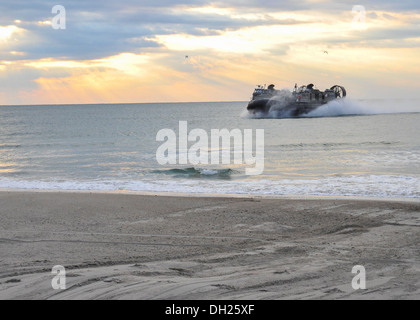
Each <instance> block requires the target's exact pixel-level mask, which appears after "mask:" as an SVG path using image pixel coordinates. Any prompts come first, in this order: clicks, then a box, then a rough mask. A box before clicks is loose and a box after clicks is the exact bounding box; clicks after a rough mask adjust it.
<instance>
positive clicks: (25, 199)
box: [0, 192, 420, 300]
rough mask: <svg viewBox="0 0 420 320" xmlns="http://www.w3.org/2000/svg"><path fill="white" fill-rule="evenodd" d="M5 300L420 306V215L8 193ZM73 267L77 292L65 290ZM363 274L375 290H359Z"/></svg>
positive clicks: (1, 199)
mask: <svg viewBox="0 0 420 320" xmlns="http://www.w3.org/2000/svg"><path fill="white" fill-rule="evenodd" d="M0 203H1V205H0V252H1V254H0V257H1V258H0V264H1V268H0V299H141V300H148V299H157V300H166V299H193V300H194V299H196V300H202V299H203V300H204V299H210V300H214V299H233V300H243V299H253V300H254V299H255V300H257V299H264V300H266V299H420V248H419V245H418V244H419V243H420V233H419V227H420V203H419V202H414V201H413V202H408V201H406V202H402V201H373V200H351V199H349V200H345V199H337V200H335V199H309V200H304V199H263V198H215V197H209V198H204V197H164V196H143V195H130V194H99V193H55V192H40V193H36V192H0ZM56 265H62V266H64V267H65V269H66V272H67V278H66V282H67V283H66V287H67V289H66V290H54V289H53V288H52V286H51V281H52V279H53V277H54V275H52V274H51V270H52V268H53V267H54V266H56ZM356 265H361V266H364V267H365V269H366V273H367V288H366V290H358V291H356V290H354V289H353V288H352V279H353V278H354V277H355V274H352V269H353V267H354V266H356Z"/></svg>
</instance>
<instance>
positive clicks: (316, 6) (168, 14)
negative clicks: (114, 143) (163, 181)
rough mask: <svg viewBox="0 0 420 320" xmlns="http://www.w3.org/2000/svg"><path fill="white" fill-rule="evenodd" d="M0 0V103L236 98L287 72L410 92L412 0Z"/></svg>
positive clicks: (418, 28)
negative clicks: (56, 7) (56, 8)
mask: <svg viewBox="0 0 420 320" xmlns="http://www.w3.org/2000/svg"><path fill="white" fill-rule="evenodd" d="M0 1H1V2H0V104H3V105H5V104H61V103H118V102H121V103H122V102H127V103H130V102H132V103H135V102H180V101H183V102H186V101H234V100H235V101H236V100H237V101H245V100H248V99H249V97H250V95H251V93H252V90H253V88H254V86H255V85H257V84H269V83H275V84H276V87H277V88H291V89H292V88H293V87H294V84H295V83H296V82H297V83H298V84H302V85H303V84H307V83H309V82H312V83H316V84H317V86H318V88H319V89H326V88H327V87H331V86H332V85H335V84H340V85H343V86H345V87H346V88H347V90H348V94H349V96H351V97H353V98H355V99H364V98H381V97H384V98H418V97H419V91H420V90H419V89H420V3H419V1H418V0H409V1H404V0H401V1H398V2H396V1H389V0H387V1H379V0H361V1H355V0H351V1H329V0H299V1H296V0H293V1H289V0H286V1H277V0H265V1H256V0H224V1H205V0H195V1H193V0H172V1H171V0H154V1H149V0H120V1H115V0H112V1H111V0H101V1H92V0H55V1H48V0H32V1H29V0H25V1H23V0H12V1H6V0H0ZM55 5H61V6H63V7H64V8H65V18H66V19H65V29H58V30H56V29H55V28H54V27H56V26H57V25H58V26H61V27H64V20H63V19H58V17H57V14H61V16H60V17H63V14H64V12H57V13H52V8H53V7H54V6H55ZM355 5H359V6H360V5H362V6H363V7H364V8H365V10H366V12H365V18H364V16H363V11H362V10H361V7H358V8H355V9H357V10H353V7H354V6H355ZM55 17H56V18H55ZM53 22H56V24H54V23H53ZM326 52H328V53H326Z"/></svg>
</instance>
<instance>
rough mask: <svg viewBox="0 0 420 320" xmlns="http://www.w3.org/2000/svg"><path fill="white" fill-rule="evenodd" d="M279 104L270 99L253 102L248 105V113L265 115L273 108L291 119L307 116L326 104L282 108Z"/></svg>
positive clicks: (300, 104)
mask: <svg viewBox="0 0 420 320" xmlns="http://www.w3.org/2000/svg"><path fill="white" fill-rule="evenodd" d="M279 104H280V102H279V101H276V100H272V99H260V100H253V101H251V102H250V103H249V104H248V107H247V109H248V111H249V112H250V113H253V114H257V113H260V114H267V113H269V112H270V110H271V109H272V108H273V107H274V108H273V109H274V110H275V111H282V112H284V113H287V114H289V115H290V116H291V117H299V116H302V115H305V114H308V113H310V112H312V111H314V110H315V109H317V108H319V107H321V106H323V105H324V104H326V103H307V102H293V103H289V104H287V105H285V106H282V107H277V106H279Z"/></svg>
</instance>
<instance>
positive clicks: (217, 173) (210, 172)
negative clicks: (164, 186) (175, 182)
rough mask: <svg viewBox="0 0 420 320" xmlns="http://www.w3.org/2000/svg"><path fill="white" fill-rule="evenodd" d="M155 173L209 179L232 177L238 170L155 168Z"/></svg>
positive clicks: (174, 176)
mask: <svg viewBox="0 0 420 320" xmlns="http://www.w3.org/2000/svg"><path fill="white" fill-rule="evenodd" d="M152 173H153V174H163V175H168V176H171V177H173V178H209V179H230V178H231V177H232V175H234V174H237V173H238V172H237V171H235V170H232V169H196V168H185V169H168V170H155V171H152Z"/></svg>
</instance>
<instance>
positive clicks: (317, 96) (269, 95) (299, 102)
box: [247, 84, 347, 117]
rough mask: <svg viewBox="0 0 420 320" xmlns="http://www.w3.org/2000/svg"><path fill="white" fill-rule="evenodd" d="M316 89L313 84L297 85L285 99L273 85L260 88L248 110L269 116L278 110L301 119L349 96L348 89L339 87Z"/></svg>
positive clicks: (253, 96)
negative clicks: (268, 114) (323, 89)
mask: <svg viewBox="0 0 420 320" xmlns="http://www.w3.org/2000/svg"><path fill="white" fill-rule="evenodd" d="M314 87H315V86H314V85H313V84H309V85H307V86H302V87H298V86H297V85H295V89H294V90H293V92H292V94H291V95H289V96H286V97H284V96H282V94H281V93H282V91H280V90H275V89H274V85H273V84H272V85H270V86H269V87H268V88H265V87H263V86H258V87H257V88H256V89H255V91H254V94H253V95H252V100H251V101H250V102H249V104H248V107H247V109H248V111H249V112H250V113H251V114H257V113H261V114H267V113H269V112H270V111H272V110H278V111H284V112H286V113H287V114H289V115H290V116H291V117H299V116H302V115H305V114H308V113H310V112H311V111H314V110H315V109H317V108H319V107H320V106H322V105H325V104H327V103H329V102H331V101H334V100H338V99H343V98H345V97H346V95H347V92H346V89H345V88H344V87H342V86H338V85H335V86H333V87H331V89H327V90H325V91H320V90H318V89H315V88H314Z"/></svg>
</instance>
